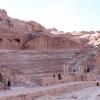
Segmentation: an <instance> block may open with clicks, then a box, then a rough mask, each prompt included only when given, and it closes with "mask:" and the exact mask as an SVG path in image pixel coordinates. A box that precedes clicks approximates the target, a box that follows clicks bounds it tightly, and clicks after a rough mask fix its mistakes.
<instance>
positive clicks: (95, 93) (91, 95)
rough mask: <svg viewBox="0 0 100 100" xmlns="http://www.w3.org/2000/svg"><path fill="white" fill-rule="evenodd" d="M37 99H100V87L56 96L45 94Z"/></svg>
mask: <svg viewBox="0 0 100 100" xmlns="http://www.w3.org/2000/svg"><path fill="white" fill-rule="evenodd" d="M36 100H100V87H97V86H95V87H91V88H85V89H82V90H78V91H75V92H71V93H63V94H60V95H56V96H44V97H41V98H37V99H36Z"/></svg>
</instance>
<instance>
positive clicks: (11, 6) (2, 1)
mask: <svg viewBox="0 0 100 100" xmlns="http://www.w3.org/2000/svg"><path fill="white" fill-rule="evenodd" d="M0 8H3V9H6V10H7V12H8V15H9V16H10V17H14V18H19V19H24V20H34V21H37V22H38V23H40V24H42V25H43V26H45V27H46V28H52V27H55V28H57V29H58V30H61V31H75V30H76V31H80V30H99V29H100V0H0Z"/></svg>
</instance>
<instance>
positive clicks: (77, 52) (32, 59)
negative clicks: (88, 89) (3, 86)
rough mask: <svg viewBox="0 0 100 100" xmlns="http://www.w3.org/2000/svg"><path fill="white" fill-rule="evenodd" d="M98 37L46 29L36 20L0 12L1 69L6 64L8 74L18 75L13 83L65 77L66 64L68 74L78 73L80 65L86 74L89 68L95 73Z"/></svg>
mask: <svg viewBox="0 0 100 100" xmlns="http://www.w3.org/2000/svg"><path fill="white" fill-rule="evenodd" d="M53 33H57V34H58V33H59V34H58V35H57V34H53ZM61 33H63V34H61ZM99 37H100V35H99V33H98V32H84V31H82V32H80V33H76V32H75V33H69V32H68V33H64V32H61V31H60V32H59V31H57V30H56V29H55V28H53V29H51V30H50V29H49V30H47V29H46V28H45V27H43V26H42V25H41V24H39V23H37V22H35V21H29V22H26V21H23V20H18V19H13V18H10V17H9V16H8V15H7V12H6V11H5V10H0V66H4V65H6V66H7V70H9V73H10V72H11V74H13V75H15V76H14V77H16V80H14V82H16V81H18V82H20V81H21V80H22V79H21V78H23V79H27V77H28V78H29V77H32V79H34V80H35V79H36V78H37V79H40V78H42V77H45V76H50V77H51V76H52V75H53V74H59V73H60V74H63V65H68V66H69V67H70V68H69V72H72V71H78V70H79V66H83V67H82V68H83V72H84V70H87V68H88V66H89V68H90V70H91V69H92V71H93V70H94V69H96V68H98V69H99V65H100V55H99V54H98V52H96V50H98V46H99V44H100V41H99ZM90 48H91V49H93V50H90ZM2 50H6V51H2ZM94 52H95V53H94ZM91 54H92V55H94V56H95V57H96V58H95V59H94V57H92V56H91ZM94 64H96V65H95V68H94ZM92 65H93V66H92ZM1 69H2V68H1ZM25 73H26V74H25ZM5 74H6V73H5ZM19 74H20V75H21V76H20V78H19ZM34 74H35V75H37V76H34ZM25 75H26V76H25ZM27 75H29V76H27ZM30 75H32V76H30ZM39 75H40V76H39ZM10 77H11V76H10ZM14 77H13V78H12V79H14ZM77 78H80V76H77ZM17 79H18V80H17ZM29 79H30V78H29ZM32 79H30V80H32ZM76 80H78V79H76ZM24 81H25V80H24Z"/></svg>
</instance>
